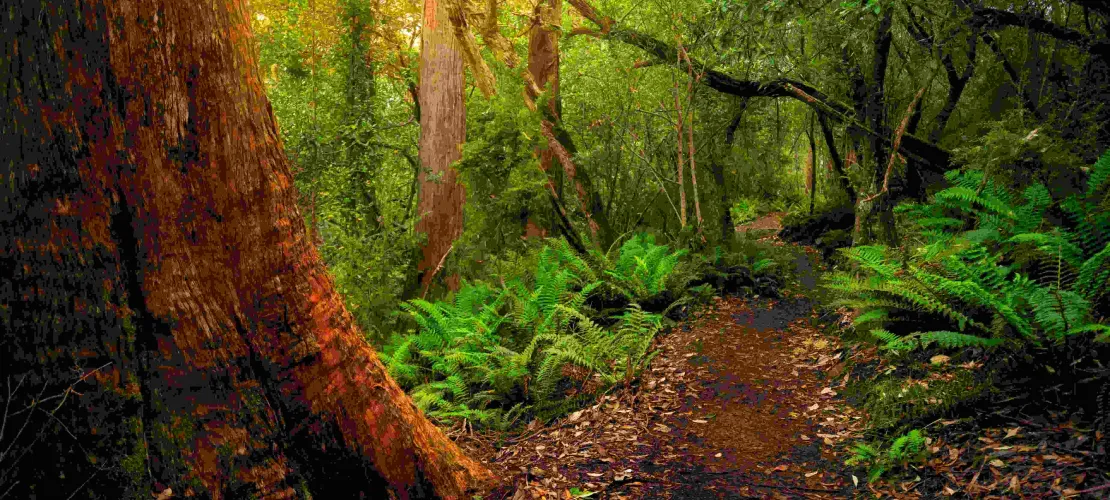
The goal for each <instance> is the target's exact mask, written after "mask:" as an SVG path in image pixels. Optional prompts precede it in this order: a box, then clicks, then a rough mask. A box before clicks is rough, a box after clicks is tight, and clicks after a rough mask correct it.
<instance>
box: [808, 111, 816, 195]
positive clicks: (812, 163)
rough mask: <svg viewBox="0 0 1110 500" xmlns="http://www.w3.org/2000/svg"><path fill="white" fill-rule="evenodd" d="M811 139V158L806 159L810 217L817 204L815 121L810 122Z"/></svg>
mask: <svg viewBox="0 0 1110 500" xmlns="http://www.w3.org/2000/svg"><path fill="white" fill-rule="evenodd" d="M806 137H807V138H808V139H809V157H808V158H807V159H806V189H807V190H808V191H809V215H813V206H814V204H816V202H817V144H816V142H814V140H813V119H812V118H811V119H810V121H809V129H808V130H806Z"/></svg>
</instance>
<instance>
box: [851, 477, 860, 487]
mask: <svg viewBox="0 0 1110 500" xmlns="http://www.w3.org/2000/svg"><path fill="white" fill-rule="evenodd" d="M852 486H859V478H858V477H856V475H855V474H852Z"/></svg>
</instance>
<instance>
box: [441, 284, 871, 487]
mask: <svg viewBox="0 0 1110 500" xmlns="http://www.w3.org/2000/svg"><path fill="white" fill-rule="evenodd" d="M814 316H815V315H814V314H813V313H812V308H811V304H810V303H809V302H808V301H807V300H805V299H786V300H782V301H766V300H764V301H748V300H745V299H741V298H718V299H716V300H715V304H713V306H712V307H711V308H709V309H707V310H705V311H704V312H702V313H700V314H698V315H696V317H694V318H691V319H690V320H689V321H687V322H686V323H684V324H683V325H681V326H680V327H678V328H676V329H674V330H673V331H672V332H671V333H670V334H668V335H666V336H664V337H662V338H661V339H660V341H659V343H658V345H657V347H656V348H657V349H658V350H659V354H658V356H657V357H656V358H655V359H654V361H653V362H652V364H651V367H650V368H649V369H648V370H646V371H645V373H644V374H643V376H642V377H641V378H640V380H639V382H638V383H636V384H634V385H633V386H632V387H624V388H621V389H620V390H616V391H614V392H612V393H610V394H607V395H605V396H603V397H602V398H600V399H599V400H598V401H597V403H596V404H595V405H593V406H591V407H588V408H586V409H583V410H581V411H578V412H575V413H572V414H571V415H569V416H568V417H565V418H563V419H561V420H558V421H556V422H554V423H553V424H552V425H549V426H546V427H543V428H533V429H532V430H531V431H530V432H526V433H525V434H524V435H523V436H521V437H518V438H515V439H509V440H507V442H506V443H504V444H505V446H503V447H500V448H498V449H494V447H493V446H492V443H488V442H484V440H474V441H470V440H467V439H461V441H470V442H471V443H478V442H482V444H483V445H484V446H479V447H480V448H484V449H483V450H482V451H483V452H484V453H482V452H480V453H478V456H480V457H481V458H483V459H485V461H486V462H487V463H488V464H489V466H490V467H491V468H493V469H494V470H495V471H496V472H497V473H498V475H499V476H500V477H503V478H513V479H512V484H509V485H506V486H507V488H506V491H507V492H513V495H512V496H511V498H566V496H567V494H570V496H571V497H573V496H574V495H582V496H584V495H586V494H588V493H591V492H595V493H599V494H600V495H599V496H600V497H603V498H605V497H608V498H622V497H630V498H644V497H650V498H768V497H783V498H786V497H800V496H804V497H808V498H838V497H844V496H845V495H847V494H848V492H849V489H850V488H853V487H854V485H853V481H852V476H851V474H850V473H848V472H847V470H846V469H845V467H844V466H843V465H842V464H843V461H844V458H845V457H843V456H842V454H843V451H842V449H841V448H842V447H838V446H836V445H837V444H838V443H843V442H845V441H851V440H853V439H855V438H857V437H859V430H860V429H861V428H862V425H863V421H862V416H861V415H859V413H858V411H857V410H856V409H854V408H852V407H851V406H850V405H848V404H847V403H846V402H845V401H844V400H843V399H839V398H837V397H836V396H837V389H838V387H839V386H840V385H842V384H843V383H844V381H845V380H846V378H841V377H842V375H843V372H844V364H843V363H842V362H841V361H840V359H839V358H840V355H838V354H837V352H836V351H837V349H838V345H837V344H836V343H835V342H834V341H832V340H830V339H829V338H827V336H825V335H823V334H821V333H820V332H819V331H818V329H817V328H815V327H814V326H813V322H814V321H815V318H814ZM861 485H862V482H861ZM506 496H508V493H506Z"/></svg>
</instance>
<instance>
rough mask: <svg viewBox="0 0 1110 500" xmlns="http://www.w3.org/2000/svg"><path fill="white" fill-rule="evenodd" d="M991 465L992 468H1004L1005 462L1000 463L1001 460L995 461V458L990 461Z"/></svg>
mask: <svg viewBox="0 0 1110 500" xmlns="http://www.w3.org/2000/svg"><path fill="white" fill-rule="evenodd" d="M991 465H993V466H995V467H1005V466H1006V462H1003V461H1001V460H999V459H997V458H996V459H994V460H991Z"/></svg>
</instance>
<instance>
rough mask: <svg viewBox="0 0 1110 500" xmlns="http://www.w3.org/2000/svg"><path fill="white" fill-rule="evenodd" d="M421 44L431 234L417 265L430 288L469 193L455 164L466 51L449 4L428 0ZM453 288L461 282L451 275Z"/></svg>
mask: <svg viewBox="0 0 1110 500" xmlns="http://www.w3.org/2000/svg"><path fill="white" fill-rule="evenodd" d="M422 30H423V31H421V48H420V99H419V101H420V164H421V165H422V166H423V169H422V171H421V172H420V200H419V202H418V204H417V213H419V214H420V222H418V223H417V225H416V230H417V231H419V232H422V233H425V234H427V235H428V240H427V243H425V244H424V251H423V254H422V256H421V259H420V263H419V264H418V265H417V270H418V271H420V273H421V276H422V277H421V282H422V284H423V285H424V287H425V289H427V287H428V285H430V284H431V280H432V274H433V272H432V271H433V270H434V269H435V268H436V265H437V264H439V262H440V260H442V259H443V257H444V256H445V255H447V251H448V249H449V248H451V245H452V244H454V242H455V239H456V238H458V237H459V236H460V235H462V230H463V205H464V204H465V202H466V193H465V191H464V189H463V186H462V185H461V184H459V182H458V173H457V172H456V171H455V170H454V169H453V168H451V164H452V163H454V162H456V161H458V160H459V159H460V158H462V145H463V143H464V142H466V109H465V104H464V101H463V99H464V95H463V84H464V82H463V53H462V49H461V47H460V44H459V41H458V38H457V37H456V36H455V34H454V28H453V26H452V24H451V20H450V12H449V9H448V5H447V2H445V1H444V0H425V1H424V26H423V28H422ZM447 283H448V285H449V286H452V285H453V284H455V283H457V280H452V279H448V280H447Z"/></svg>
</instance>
